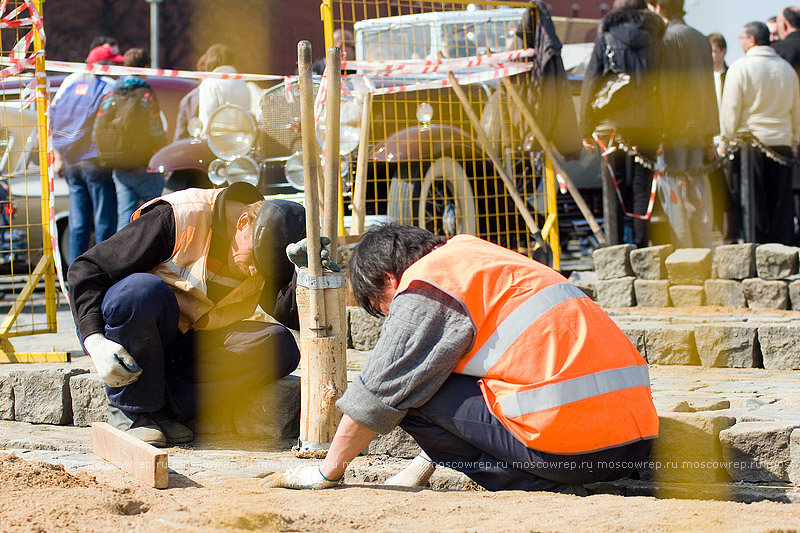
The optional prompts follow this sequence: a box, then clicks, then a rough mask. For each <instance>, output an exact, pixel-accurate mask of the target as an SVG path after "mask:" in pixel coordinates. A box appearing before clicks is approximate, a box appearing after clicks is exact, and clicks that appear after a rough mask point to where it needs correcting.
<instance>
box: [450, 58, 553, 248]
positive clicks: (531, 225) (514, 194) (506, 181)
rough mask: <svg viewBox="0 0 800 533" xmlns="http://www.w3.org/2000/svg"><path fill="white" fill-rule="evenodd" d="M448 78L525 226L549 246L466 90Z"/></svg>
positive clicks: (543, 245)
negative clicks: (482, 124)
mask: <svg viewBox="0 0 800 533" xmlns="http://www.w3.org/2000/svg"><path fill="white" fill-rule="evenodd" d="M447 77H448V79H449V80H450V84H451V85H452V86H453V89H454V90H455V92H456V96H458V99H459V101H461V107H462V108H463V109H464V113H466V115H467V117H468V118H469V121H470V122H471V123H472V127H473V128H474V129H475V135H476V136H477V137H478V144H480V145H481V148H483V151H484V152H485V153H486V155H488V156H489V159H491V160H492V164H493V165H494V169H495V171H496V172H497V174H498V175H499V176H500V179H502V180H503V185H505V186H506V192H508V195H509V196H511V199H512V200H513V201H514V205H515V206H516V207H517V210H518V211H519V212H520V214H521V215H522V218H523V219H524V220H525V224H527V226H528V231H530V232H531V234H532V235H533V238H534V240H536V242H537V244H539V246H542V247H545V246H547V245H546V244H545V242H544V239H542V232H541V231H540V230H539V225H538V224H536V221H535V220H534V219H533V216H532V215H531V212H530V210H529V209H528V204H526V203H525V200H523V198H522V196H520V194H519V191H517V187H516V185H515V184H514V180H512V179H511V177H509V175H508V173H506V170H505V168H504V167H503V162H502V161H501V160H500V156H499V155H497V152H496V151H495V149H494V148H492V142H491V141H490V140H489V137H488V136H487V135H486V132H485V131H484V130H483V126H481V121H480V119H479V118H478V116H477V115H476V114H475V111H474V110H473V109H472V106H471V105H470V104H469V100H468V99H467V95H466V94H465V93H464V89H463V88H462V87H461V85H460V84H459V83H458V80H457V79H456V77H455V75H454V74H453V73H452V72H448V73H447Z"/></svg>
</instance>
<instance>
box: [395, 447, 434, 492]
mask: <svg viewBox="0 0 800 533" xmlns="http://www.w3.org/2000/svg"><path fill="white" fill-rule="evenodd" d="M435 469H436V465H434V464H433V462H431V460H430V459H428V458H427V457H425V456H424V455H422V454H419V455H417V456H416V457H414V460H413V461H411V464H410V465H408V466H407V467H405V468H404V469H403V470H401V471H400V472H399V473H398V474H395V475H393V476H392V477H390V478H389V479H387V480H386V481H385V482H384V485H394V486H397V487H424V486H425V485H427V484H428V480H429V479H430V478H431V476H432V475H433V471H434V470H435Z"/></svg>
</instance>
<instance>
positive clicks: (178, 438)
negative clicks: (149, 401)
mask: <svg viewBox="0 0 800 533" xmlns="http://www.w3.org/2000/svg"><path fill="white" fill-rule="evenodd" d="M150 418H152V419H153V420H154V421H155V423H156V424H158V427H159V428H161V431H162V432H163V433H164V436H165V437H166V439H167V444H184V443H186V442H192V441H193V440H194V432H193V431H192V430H191V429H189V428H188V427H186V426H185V425H183V424H181V423H180V422H178V420H177V419H176V418H175V415H173V414H172V412H171V411H170V410H169V409H168V408H166V407H162V408H161V409H159V410H158V411H155V412H152V413H150Z"/></svg>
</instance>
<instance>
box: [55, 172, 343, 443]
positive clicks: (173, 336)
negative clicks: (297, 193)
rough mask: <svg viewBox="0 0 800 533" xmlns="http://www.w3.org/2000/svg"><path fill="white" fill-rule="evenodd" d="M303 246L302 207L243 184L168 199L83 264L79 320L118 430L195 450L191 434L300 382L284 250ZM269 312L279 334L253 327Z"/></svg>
mask: <svg viewBox="0 0 800 533" xmlns="http://www.w3.org/2000/svg"><path fill="white" fill-rule="evenodd" d="M304 236H305V210H304V209H303V207H302V206H301V205H299V204H297V203H294V202H289V201H285V200H266V201H265V200H264V197H263V196H262V194H261V193H260V192H259V191H258V189H257V188H255V187H253V186H252V185H249V184H247V183H244V182H238V183H234V184H233V185H231V186H230V187H228V188H226V189H214V190H211V189H186V190H183V191H177V192H174V193H171V194H168V195H166V196H162V197H161V198H157V199H155V200H153V201H151V202H149V203H147V204H145V205H143V206H142V207H140V208H139V210H137V211H136V212H135V213H134V215H133V217H132V222H131V224H129V225H128V226H126V227H125V228H124V229H122V230H121V231H120V232H118V233H117V234H115V235H114V236H113V237H111V238H110V239H107V240H106V241H103V242H101V243H99V244H97V245H96V246H94V247H93V248H91V249H89V251H87V252H86V253H84V254H83V255H81V256H80V257H78V258H77V259H76V260H75V262H74V263H73V264H72V266H71V267H70V269H69V273H68V282H69V286H70V296H71V303H72V312H73V316H74V319H75V324H76V325H77V328H78V336H79V338H80V339H81V340H82V343H83V346H84V349H85V350H86V353H87V354H89V356H90V357H91V358H92V361H93V363H94V365H95V367H96V368H97V371H98V373H99V374H100V377H101V378H102V379H103V381H104V382H105V383H106V395H107V396H108V401H109V423H111V425H113V426H114V427H117V428H118V429H121V430H123V431H126V432H128V433H129V434H130V435H132V436H134V437H136V438H139V439H141V440H143V441H145V442H148V443H150V444H153V445H155V446H165V445H167V444H175V443H182V442H189V441H191V440H192V439H193V438H194V433H193V431H192V430H190V429H189V428H188V427H187V426H186V425H185V423H188V422H189V421H193V420H199V422H200V423H203V419H202V417H203V416H204V415H205V413H207V412H208V411H209V410H210V409H215V413H218V414H220V415H221V416H225V414H224V412H225V406H227V407H228V408H230V407H232V406H233V404H237V403H241V402H240V401H239V400H240V399H241V398H242V395H244V394H248V393H252V392H254V391H256V390H258V389H260V388H261V387H263V386H264V385H265V384H267V383H269V382H271V381H274V380H276V379H278V378H280V377H283V376H285V375H287V374H289V373H290V372H292V371H293V370H294V369H295V368H296V367H297V365H298V363H299V360H300V353H299V350H298V348H297V344H296V342H295V339H294V337H293V335H292V334H291V332H290V331H289V330H288V329H287V328H292V329H298V326H299V324H298V315H297V306H296V301H295V279H294V265H293V264H292V263H291V262H290V261H289V259H288V258H287V256H286V251H285V250H286V246H287V245H288V244H290V243H294V242H297V241H299V240H301V239H302V238H303V237H304ZM334 266H335V265H334ZM258 305H260V306H261V308H262V309H263V311H264V312H266V313H267V314H269V315H270V316H271V317H272V318H273V319H275V320H276V321H277V322H279V323H273V322H265V321H264V320H247V319H250V318H252V317H253V316H254V314H255V313H256V307H257V306H258ZM221 406H222V407H221ZM227 418H229V417H227V416H226V419H227Z"/></svg>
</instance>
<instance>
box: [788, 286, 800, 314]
mask: <svg viewBox="0 0 800 533" xmlns="http://www.w3.org/2000/svg"><path fill="white" fill-rule="evenodd" d="M789 304H790V305H791V306H792V309H794V310H795V311H800V280H798V279H796V280H793V281H790V282H789Z"/></svg>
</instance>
